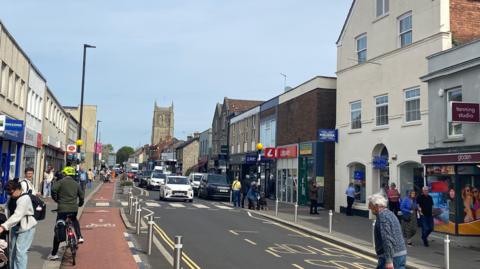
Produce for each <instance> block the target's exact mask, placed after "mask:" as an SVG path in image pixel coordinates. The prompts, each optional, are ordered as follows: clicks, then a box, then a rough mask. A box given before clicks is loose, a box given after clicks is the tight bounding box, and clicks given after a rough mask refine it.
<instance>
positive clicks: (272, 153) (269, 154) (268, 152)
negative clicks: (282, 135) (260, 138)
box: [265, 148, 277, 159]
mask: <svg viewBox="0 0 480 269" xmlns="http://www.w3.org/2000/svg"><path fill="white" fill-rule="evenodd" d="M276 153H277V151H276V148H265V158H269V159H275V158H276V157H277V156H276Z"/></svg>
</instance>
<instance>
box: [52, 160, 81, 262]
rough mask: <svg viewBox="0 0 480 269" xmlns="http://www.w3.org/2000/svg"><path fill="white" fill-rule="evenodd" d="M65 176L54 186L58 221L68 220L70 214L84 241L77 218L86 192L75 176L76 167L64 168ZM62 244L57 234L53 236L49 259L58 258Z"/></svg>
mask: <svg viewBox="0 0 480 269" xmlns="http://www.w3.org/2000/svg"><path fill="white" fill-rule="evenodd" d="M63 175H64V177H63V178H62V179H61V180H59V181H57V182H55V183H54V184H53V187H52V198H53V200H54V201H55V202H57V204H58V207H57V209H58V211H57V221H58V220H64V221H65V220H66V219H67V217H68V216H69V217H70V219H71V220H72V223H73V227H74V229H75V234H76V235H77V237H78V243H83V242H84V240H83V237H82V234H81V231H80V223H79V222H78V220H77V213H78V207H81V206H83V203H84V195H85V194H84V192H83V190H82V189H81V188H80V186H79V184H78V182H77V181H76V180H75V179H74V178H73V177H74V176H75V168H74V167H72V166H66V167H65V168H64V169H63ZM59 245H60V242H59V240H58V239H57V237H56V236H54V237H53V249H52V253H50V255H48V259H49V260H57V259H58V258H59V257H58V255H57V252H58V247H59Z"/></svg>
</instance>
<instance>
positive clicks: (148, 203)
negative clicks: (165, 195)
mask: <svg viewBox="0 0 480 269" xmlns="http://www.w3.org/2000/svg"><path fill="white" fill-rule="evenodd" d="M145 205H147V206H151V207H160V205H159V204H158V203H150V202H147V203H145Z"/></svg>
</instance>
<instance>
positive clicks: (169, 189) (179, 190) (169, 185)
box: [160, 176, 193, 203]
mask: <svg viewBox="0 0 480 269" xmlns="http://www.w3.org/2000/svg"><path fill="white" fill-rule="evenodd" d="M167 199H171V200H184V201H189V202H190V203H191V202H193V189H192V186H191V185H190V181H189V180H188V178H187V177H183V176H168V177H167V179H166V180H165V184H162V185H161V186H160V200H167Z"/></svg>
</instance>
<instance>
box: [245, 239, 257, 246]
mask: <svg viewBox="0 0 480 269" xmlns="http://www.w3.org/2000/svg"><path fill="white" fill-rule="evenodd" d="M243 240H245V241H247V242H248V243H250V244H252V245H254V246H256V245H257V243H255V242H253V241H252V240H250V239H247V238H245V239H243Z"/></svg>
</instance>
